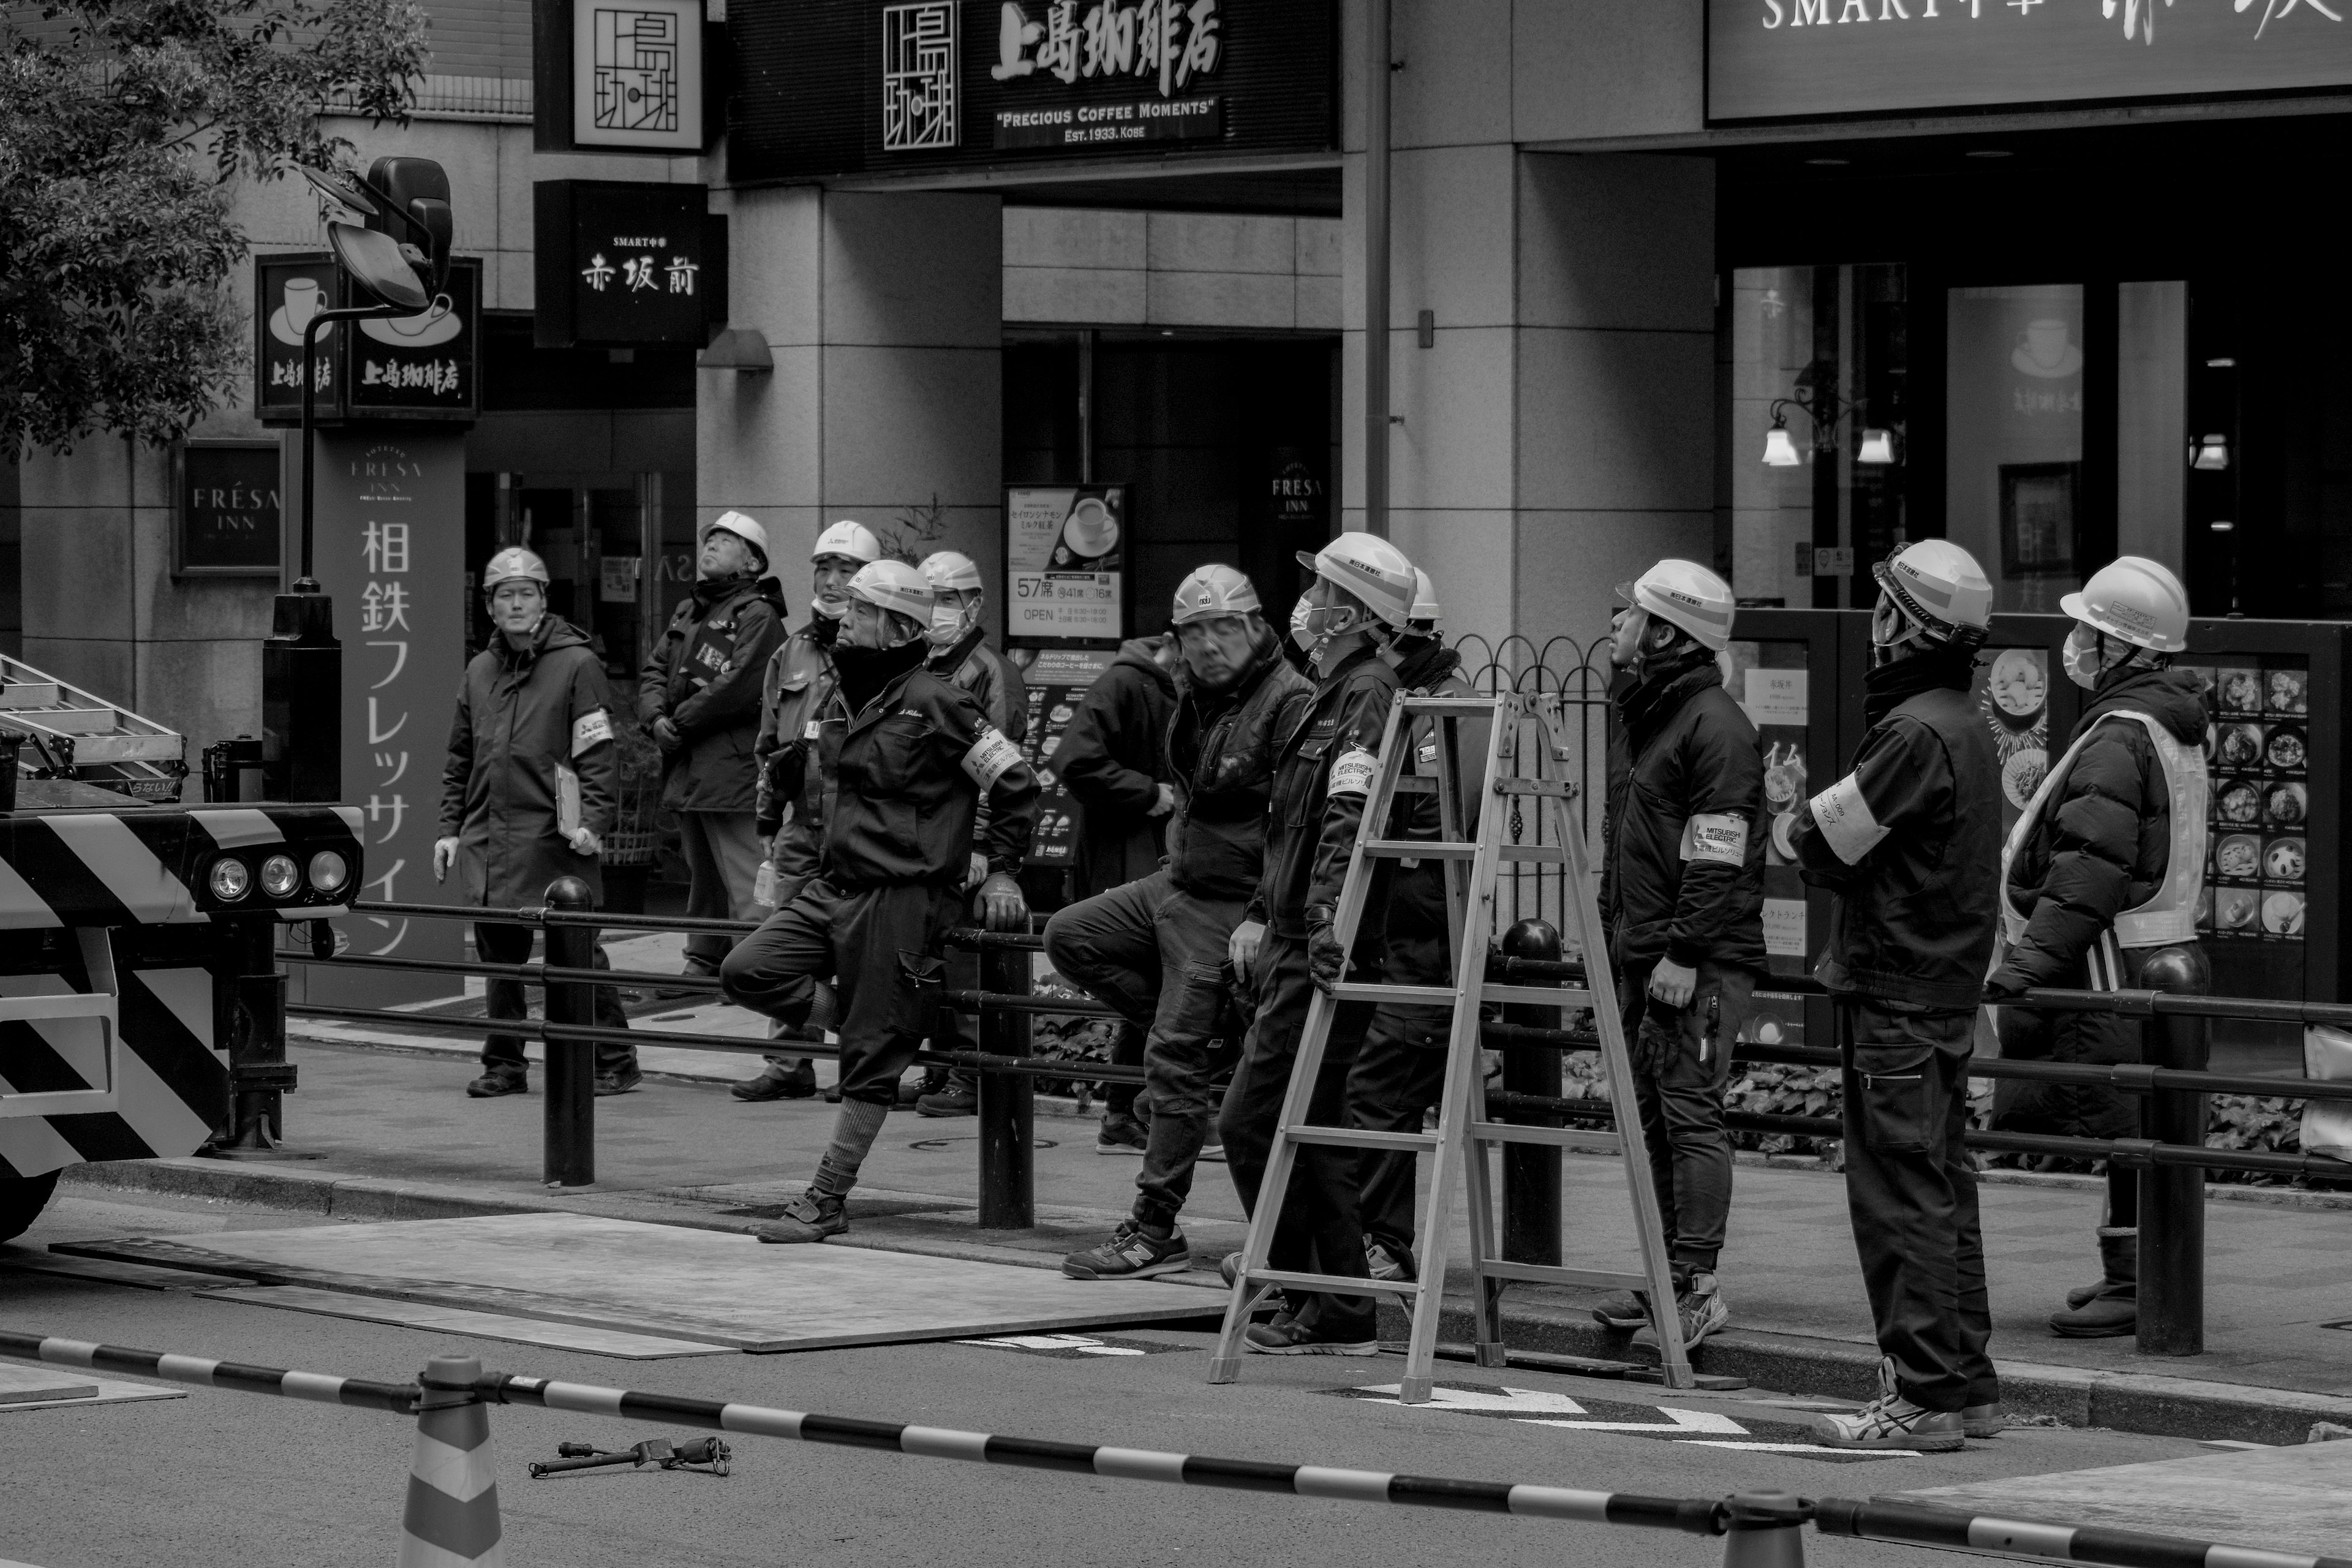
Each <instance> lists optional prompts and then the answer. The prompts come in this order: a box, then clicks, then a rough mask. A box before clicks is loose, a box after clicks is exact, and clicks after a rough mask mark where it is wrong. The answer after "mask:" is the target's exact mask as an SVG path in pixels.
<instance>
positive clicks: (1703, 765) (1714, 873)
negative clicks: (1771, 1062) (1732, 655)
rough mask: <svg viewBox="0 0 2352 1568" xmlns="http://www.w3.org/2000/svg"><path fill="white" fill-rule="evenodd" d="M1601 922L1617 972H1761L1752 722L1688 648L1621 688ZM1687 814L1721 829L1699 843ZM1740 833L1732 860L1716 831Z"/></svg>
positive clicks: (1758, 782) (1758, 762)
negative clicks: (1727, 823) (1668, 963)
mask: <svg viewBox="0 0 2352 1568" xmlns="http://www.w3.org/2000/svg"><path fill="white" fill-rule="evenodd" d="M1612 708H1613V717H1614V718H1615V720H1616V722H1615V723H1613V724H1612V725H1611V726H1610V736H1609V810H1608V815H1607V816H1606V818H1605V821H1604V826H1603V830H1602V831H1603V851H1602V858H1601V922H1602V924H1603V925H1605V926H1606V927H1607V928H1608V931H1609V940H1610V948H1611V952H1612V954H1613V956H1614V957H1615V959H1616V961H1617V965H1618V968H1619V970H1620V972H1621V973H1622V972H1625V971H1630V970H1632V969H1634V968H1638V967H1645V966H1648V965H1652V964H1655V963H1657V962H1658V961H1659V960H1660V959H1661V958H1664V959H1669V960H1672V961H1673V962H1674V963H1679V964H1682V965H1683V966H1684V967H1685V968H1694V969H1695V968H1696V967H1697V966H1698V965H1699V964H1700V963H1709V962H1711V963H1717V964H1720V965H1723V966H1724V967H1726V968H1734V969H1750V970H1754V971H1757V972H1758V973H1761V972H1762V971H1763V968H1764V831H1765V829H1764V760H1763V758H1762V756H1761V755H1759V752H1757V749H1756V726H1755V725H1753V724H1751V723H1749V722H1748V715H1747V714H1746V713H1744V712H1742V711H1741V710H1740V707H1739V704H1738V703H1737V702H1735V701H1733V700H1732V698H1731V694H1730V693H1729V692H1727V691H1726V690H1725V689H1723V673H1722V671H1721V670H1720V669H1719V668H1717V665H1716V662H1715V655H1714V654H1713V653H1711V652H1709V651H1708V650H1706V648H1703V647H1695V648H1694V649H1693V650H1692V652H1691V653H1690V654H1689V655H1688V657H1686V658H1681V659H1677V660H1675V661H1673V662H1672V663H1670V664H1668V665H1666V666H1665V667H1664V668H1658V669H1656V670H1651V671H1645V672H1644V673H1643V677H1642V679H1639V680H1636V681H1634V682H1633V684H1631V685H1630V686H1628V687H1627V688H1626V689H1624V690H1623V691H1622V692H1620V693H1618V695H1617V696H1616V698H1615V699H1614V700H1613V701H1612ZM1694 817H1706V818H1709V819H1712V820H1711V822H1710V823H1709V824H1708V826H1711V827H1713V828H1715V829H1717V830H1718V831H1717V832H1712V833H1709V834H1706V836H1705V837H1706V838H1707V839H1709V840H1710V841H1711V842H1709V843H1701V842H1699V841H1698V839H1699V837H1701V836H1700V835H1698V834H1696V833H1695V832H1694V831H1693V830H1692V829H1691V828H1690V826H1689V825H1690V823H1691V821H1692V819H1693V818H1694ZM1724 819H1731V820H1732V821H1734V822H1736V823H1738V824H1739V825H1741V826H1743V827H1744V829H1745V834H1744V838H1743V840H1742V842H1741V844H1740V845H1739V849H1738V860H1737V861H1736V862H1735V861H1733V860H1730V859H1727V858H1724V857H1725V856H1726V855H1727V853H1728V852H1729V850H1730V848H1731V846H1730V844H1729V843H1728V841H1727V840H1726V839H1725V838H1724V837H1723V836H1722V834H1721V832H1720V831H1719V830H1720V829H1721V828H1722V827H1723V826H1724Z"/></svg>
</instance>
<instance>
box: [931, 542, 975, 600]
mask: <svg viewBox="0 0 2352 1568" xmlns="http://www.w3.org/2000/svg"><path fill="white" fill-rule="evenodd" d="M919 570H920V571H921V573H922V574H923V581H924V582H926V583H929V584H930V585H931V592H932V593H934V594H947V593H957V594H976V593H978V592H980V567H979V566H978V565H977V564H976V563H974V562H973V561H972V558H971V556H969V555H966V554H964V553H962V552H960V551H954V550H941V551H937V552H933V553H931V554H929V555H926V556H924V557H923V564H922V566H921V567H920V568H919Z"/></svg>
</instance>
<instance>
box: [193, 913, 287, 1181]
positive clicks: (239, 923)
mask: <svg viewBox="0 0 2352 1568" xmlns="http://www.w3.org/2000/svg"><path fill="white" fill-rule="evenodd" d="M226 928H227V929H226V933H225V935H224V936H223V938H222V945H223V950H224V956H225V957H226V959H227V968H228V969H229V970H230V972H231V973H229V974H227V975H226V976H225V977H224V978H226V981H227V984H226V986H225V987H223V989H224V990H225V992H226V995H227V998H228V1005H227V1007H226V1009H225V1010H221V1009H216V1010H215V1013H214V1017H215V1019H222V1018H223V1015H224V1011H225V1013H226V1019H225V1021H226V1026H227V1029H226V1033H227V1036H228V1037H227V1038H226V1040H224V1041H223V1042H222V1044H223V1045H225V1046H226V1047H227V1048H228V1126H227V1128H226V1138H225V1139H224V1140H223V1141H222V1142H217V1143H215V1144H214V1145H213V1146H212V1147H210V1148H208V1149H206V1150H205V1152H206V1153H207V1154H211V1155H214V1156H215V1157H217V1158H219V1159H223V1160H284V1159H293V1158H299V1156H296V1155H293V1154H290V1153H289V1152H288V1151H287V1150H286V1149H284V1148H283V1147H282V1146H281V1143H280V1141H281V1140H282V1139H284V1138H285V1136H286V1100H285V1096H286V1094H287V1092H288V1091H289V1090H290V1089H292V1088H293V1087H294V1065H293V1064H292V1063H291V1062H289V1061H288V1060H287V1059H286V973H285V971H283V970H282V969H280V968H279V967H278V952H277V948H278V932H279V931H282V930H284V929H285V928H284V927H283V926H281V925H279V924H278V922H277V921H274V920H235V921H227V922H226Z"/></svg>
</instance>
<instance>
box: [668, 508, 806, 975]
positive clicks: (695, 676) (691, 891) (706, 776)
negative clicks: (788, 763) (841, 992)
mask: <svg viewBox="0 0 2352 1568" xmlns="http://www.w3.org/2000/svg"><path fill="white" fill-rule="evenodd" d="M696 570H697V572H698V574H699V575H698V578H697V580H696V582H695V584H694V593H693V595H692V596H691V597H689V598H688V599H687V600H686V601H685V602H684V603H683V604H681V605H678V607H677V612H676V613H675V614H673V615H672V616H670V622H669V628H668V629H667V631H665V632H664V633H663V634H662V637H661V640H660V641H658V642H656V644H655V645H654V647H653V651H652V653H651V654H649V655H648V656H647V657H646V666H645V669H644V671H643V673H642V674H641V675H640V676H639V677H638V680H637V713H638V717H640V718H641V719H643V720H644V721H645V724H646V728H647V729H648V730H650V731H652V732H653V737H654V743H655V744H656V745H657V746H659V747H660V748H661V750H662V756H663V763H662V805H663V806H664V807H665V808H667V809H668V810H670V811H674V812H676V813H677V819H678V825H679V847H680V849H681V851H682V852H683V853H684V855H685V857H686V865H687V873H688V879H689V881H688V892H687V900H686V912H687V913H688V915H689V916H692V917H693V918H695V919H698V920H721V921H724V920H736V921H755V920H758V919H759V918H760V917H761V912H762V910H761V906H760V905H759V904H758V903H757V902H756V901H754V900H753V897H752V895H753V893H754V892H755V891H756V890H757V888H758V884H759V878H760V862H761V859H762V858H764V857H763V846H762V845H761V843H760V836H759V832H758V829H757V827H756V826H754V820H755V817H754V814H755V811H756V807H757V799H756V795H757V784H756V774H757V766H756V764H755V763H754V762H753V760H752V753H753V751H754V749H755V746H756V744H757V742H758V740H759V734H760V695H761V692H760V682H761V676H762V675H763V674H764V672H765V671H766V669H767V668H768V661H769V659H770V658H771V657H772V655H773V654H774V653H775V651H776V648H777V647H778V646H779V645H780V644H782V641H783V640H784V606H783V595H782V591H781V590H780V589H779V588H778V587H777V586H776V584H775V583H774V582H773V581H772V580H771V579H769V578H768V577H767V576H766V573H767V570H768V552H767V535H766V532H765V531H763V530H762V529H761V527H760V524H759V523H758V522H756V521H753V520H752V519H751V518H749V517H746V516H745V515H744V514H743V513H741V512H740V511H730V512H728V513H727V514H726V515H724V516H722V517H721V518H719V521H716V522H714V523H712V524H711V525H710V526H709V528H708V529H706V530H704V531H703V537H702V548H701V553H700V555H699V556H698V560H697V563H696ZM733 945H734V944H733V943H732V942H730V941H729V940H728V939H727V938H726V937H723V936H719V935H717V934H711V933H706V934H701V935H697V936H690V937H688V938H687V940H686V973H688V974H709V975H715V974H717V973H719V961H720V960H721V959H724V958H725V957H726V956H727V953H728V951H729V950H730V948H731V947H732V946H733Z"/></svg>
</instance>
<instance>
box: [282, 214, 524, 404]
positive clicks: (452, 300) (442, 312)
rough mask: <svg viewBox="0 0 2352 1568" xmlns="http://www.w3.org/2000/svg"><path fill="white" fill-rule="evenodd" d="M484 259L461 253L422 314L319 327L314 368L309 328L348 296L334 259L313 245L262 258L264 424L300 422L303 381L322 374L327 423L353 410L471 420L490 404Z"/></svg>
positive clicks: (320, 393)
mask: <svg viewBox="0 0 2352 1568" xmlns="http://www.w3.org/2000/svg"><path fill="white" fill-rule="evenodd" d="M481 283H482V263H481V260H480V258H477V257H464V256H461V257H459V258H457V259H456V260H455V261H454V262H453V263H452V264H451V266H450V268H449V280H448V284H447V286H446V288H444V289H442V291H441V292H440V293H439V294H437V295H436V296H435V297H434V299H433V301H432V302H431V303H430V304H428V305H426V306H425V309H424V310H419V311H417V312H416V313H415V314H414V315H407V316H389V317H376V318H373V319H372V320H368V321H356V322H353V321H337V322H333V323H331V324H330V325H328V326H327V327H325V328H323V329H321V330H320V333H319V336H318V352H317V353H316V354H315V355H314V356H313V361H312V363H311V365H310V367H309V369H308V371H307V372H306V370H305V368H304V366H303V363H302V330H303V328H304V327H305V326H307V325H308V324H309V323H310V319H311V318H312V317H313V316H315V315H317V314H318V313H319V312H320V310H340V309H342V308H343V306H344V305H345V304H346V303H347V299H346V295H345V292H344V289H345V285H344V282H343V279H342V275H341V269H340V268H337V267H336V266H335V264H334V261H333V259H332V258H331V257H328V256H326V255H323V254H318V253H309V254H300V255H290V256H268V257H258V258H255V261H254V300H255V301H256V303H255V309H254V343H255V349H254V371H253V374H254V408H255V412H256V413H257V414H258V415H259V416H260V417H261V421H262V423H263V424H265V425H293V424H299V422H300V420H301V416H302V383H303V379H304V377H305V375H306V374H310V375H315V376H316V377H317V378H318V408H317V414H318V418H319V420H320V423H321V424H325V425H334V424H341V423H344V422H347V421H350V420H352V419H359V418H365V419H445V420H463V421H470V420H472V419H473V418H474V416H476V414H477V413H478V411H479V409H480V407H481V391H480V388H479V386H478V384H477V363H476V352H475V345H476V343H477V342H478V341H479V339H480V336H481V332H480V314H481V293H482V290H481Z"/></svg>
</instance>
